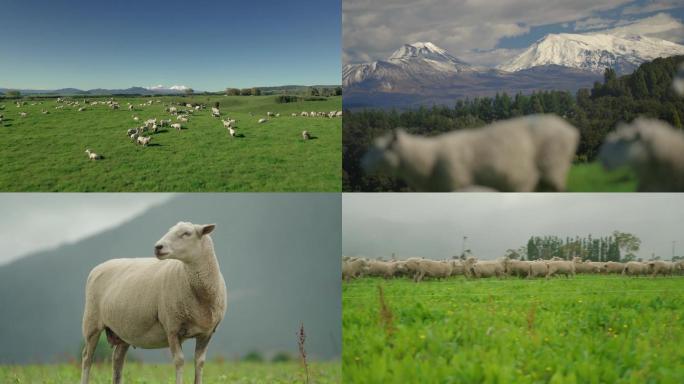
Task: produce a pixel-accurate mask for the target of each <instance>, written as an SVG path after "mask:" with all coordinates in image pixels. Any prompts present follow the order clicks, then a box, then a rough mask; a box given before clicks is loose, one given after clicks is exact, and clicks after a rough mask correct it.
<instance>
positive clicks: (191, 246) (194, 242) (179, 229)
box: [154, 221, 216, 263]
mask: <svg viewBox="0 0 684 384" xmlns="http://www.w3.org/2000/svg"><path fill="white" fill-rule="evenodd" d="M215 227H216V226H215V225H214V224H204V225H202V224H193V223H187V222H183V221H181V222H179V223H178V224H176V225H174V226H173V227H171V228H170V229H169V231H168V232H167V233H166V234H165V235H164V236H163V237H162V238H161V239H159V241H157V243H156V244H155V246H154V255H155V256H156V257H157V259H159V260H166V259H176V260H180V261H183V262H186V263H187V262H192V261H193V259H194V258H196V257H197V255H199V254H201V251H202V240H203V238H204V236H206V235H208V234H210V233H211V232H212V231H213V230H214V228H215Z"/></svg>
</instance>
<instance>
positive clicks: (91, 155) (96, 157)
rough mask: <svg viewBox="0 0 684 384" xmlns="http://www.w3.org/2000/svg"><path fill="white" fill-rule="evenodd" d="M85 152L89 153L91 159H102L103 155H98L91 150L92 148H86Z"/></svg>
mask: <svg viewBox="0 0 684 384" xmlns="http://www.w3.org/2000/svg"><path fill="white" fill-rule="evenodd" d="M85 153H87V154H88V158H89V159H90V160H102V156H100V155H98V154H97V153H95V152H93V151H91V150H90V149H86V150H85Z"/></svg>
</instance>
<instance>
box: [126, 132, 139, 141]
mask: <svg viewBox="0 0 684 384" xmlns="http://www.w3.org/2000/svg"><path fill="white" fill-rule="evenodd" d="M138 136H140V135H139V134H138V132H137V131H136V132H135V133H133V134H131V135H130V136H128V137H130V138H131V141H132V142H134V143H135V142H137V141H138Z"/></svg>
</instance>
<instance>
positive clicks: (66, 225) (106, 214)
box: [0, 193, 173, 264]
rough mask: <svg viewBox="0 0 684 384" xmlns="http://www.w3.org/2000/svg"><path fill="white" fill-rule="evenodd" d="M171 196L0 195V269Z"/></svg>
mask: <svg viewBox="0 0 684 384" xmlns="http://www.w3.org/2000/svg"><path fill="white" fill-rule="evenodd" d="M172 196H173V194H155V193H149V194H147V193H140V194H130V193H112V194H109V193H105V194H48V193H46V194H31V193H18V194H2V195H1V196H0V212H2V213H3V214H2V215H1V216H0V249H2V253H0V264H4V263H7V262H9V261H12V260H15V259H17V258H19V257H22V256H24V255H27V254H30V253H34V252H38V251H41V250H46V249H50V248H54V247H57V246H60V245H62V244H68V243H73V242H76V241H79V240H81V239H83V238H86V237H88V236H92V235H95V234H97V233H100V232H102V231H105V230H107V229H109V228H113V227H116V226H118V225H119V224H121V223H123V222H125V221H126V220H129V219H131V218H133V217H135V216H137V215H139V214H141V213H142V212H144V211H145V210H147V209H149V208H150V207H152V206H154V205H157V204H161V203H163V202H165V201H167V200H168V199H170V198H171V197H172Z"/></svg>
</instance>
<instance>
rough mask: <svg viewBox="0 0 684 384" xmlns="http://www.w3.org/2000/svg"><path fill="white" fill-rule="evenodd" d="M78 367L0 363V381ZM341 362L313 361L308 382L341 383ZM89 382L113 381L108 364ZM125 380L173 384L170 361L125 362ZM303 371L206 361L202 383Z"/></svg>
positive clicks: (42, 379)
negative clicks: (164, 362)
mask: <svg viewBox="0 0 684 384" xmlns="http://www.w3.org/2000/svg"><path fill="white" fill-rule="evenodd" d="M183 373H184V374H183V376H184V377H183V379H184V381H183V382H185V383H192V382H193V380H194V367H193V366H192V365H189V364H188V365H186V367H185V369H184V372H183ZM80 377H81V370H80V368H79V367H78V366H77V365H76V364H62V365H24V366H18V365H14V366H12V365H0V383H3V384H15V383H17V384H18V383H22V384H34V383H35V384H38V383H41V384H42V383H45V384H62V383H77V382H79V381H80ZM340 377H341V366H340V363H332V362H328V363H312V364H310V365H309V383H311V384H314V383H315V384H328V383H340V380H341V379H340ZM90 382H91V383H92V384H105V383H107V384H108V383H111V382H112V373H111V367H110V366H109V365H108V364H96V365H93V368H92V370H91V376H90ZM124 382H125V383H127V384H158V383H175V373H174V368H173V366H172V365H171V364H159V365H153V364H140V363H127V364H126V365H125V366H124ZM304 382H305V374H304V371H303V369H302V367H301V366H300V365H299V364H298V363H296V362H292V363H216V362H212V363H207V364H206V365H205V366H204V380H203V383H205V384H215V383H236V384H237V383H240V384H251V383H304Z"/></svg>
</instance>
